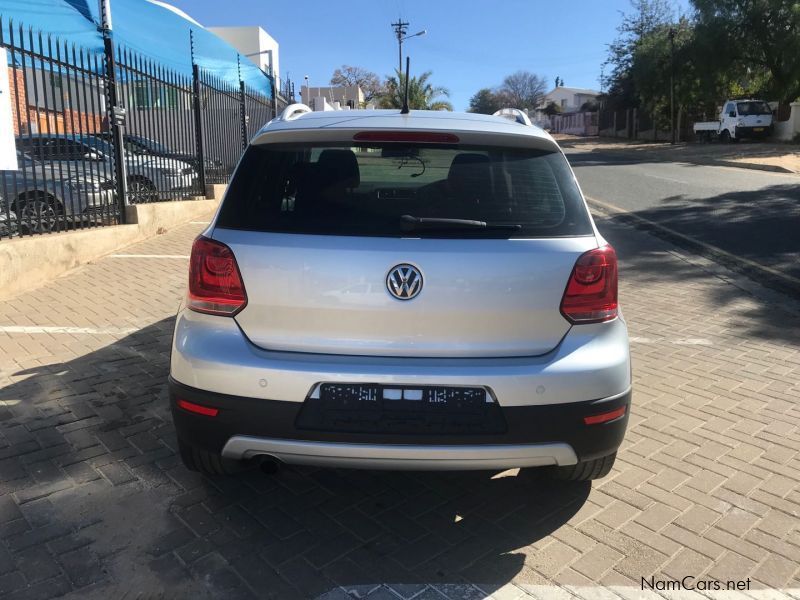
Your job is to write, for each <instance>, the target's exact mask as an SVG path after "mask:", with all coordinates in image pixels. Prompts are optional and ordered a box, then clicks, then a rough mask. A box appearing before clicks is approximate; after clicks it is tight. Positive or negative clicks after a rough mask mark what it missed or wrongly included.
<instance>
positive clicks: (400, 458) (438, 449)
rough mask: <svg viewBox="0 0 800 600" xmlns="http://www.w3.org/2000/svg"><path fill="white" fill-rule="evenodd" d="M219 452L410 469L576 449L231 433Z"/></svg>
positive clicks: (546, 457) (539, 462)
mask: <svg viewBox="0 0 800 600" xmlns="http://www.w3.org/2000/svg"><path fill="white" fill-rule="evenodd" d="M222 455H223V456H224V457H226V458H233V459H244V458H252V457H255V456H258V455H267V456H272V457H274V458H277V459H278V460H280V461H282V462H284V463H287V464H294V465H314V466H325V467H343V468H352V469H398V470H414V471H416V470H468V469H511V468H515V467H541V466H547V465H559V466H565V465H574V464H575V463H577V462H578V458H577V456H576V455H575V451H574V450H573V449H572V447H571V446H570V445H569V444H565V443H548V444H515V445H510V444H508V445H505V444H492V445H476V446H422V445H405V444H347V443H340V442H310V441H298V440H284V439H275V438H261V437H252V436H246V435H236V436H233V437H232V438H230V439H229V440H228V442H227V443H226V444H225V447H224V448H223V449H222Z"/></svg>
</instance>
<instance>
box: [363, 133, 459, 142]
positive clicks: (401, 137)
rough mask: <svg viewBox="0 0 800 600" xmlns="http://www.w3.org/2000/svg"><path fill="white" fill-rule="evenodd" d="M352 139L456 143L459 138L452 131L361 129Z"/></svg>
mask: <svg viewBox="0 0 800 600" xmlns="http://www.w3.org/2000/svg"><path fill="white" fill-rule="evenodd" d="M353 141H356V142H419V143H427V144H457V143H458V141H459V138H458V136H457V135H455V134H453V133H447V132H440V131H361V132H359V133H357V134H355V135H354V136H353Z"/></svg>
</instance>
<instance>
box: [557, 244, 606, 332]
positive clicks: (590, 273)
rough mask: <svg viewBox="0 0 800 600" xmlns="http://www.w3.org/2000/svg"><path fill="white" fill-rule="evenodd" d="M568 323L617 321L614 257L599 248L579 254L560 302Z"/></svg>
mask: <svg viewBox="0 0 800 600" xmlns="http://www.w3.org/2000/svg"><path fill="white" fill-rule="evenodd" d="M561 314H562V315H564V317H566V319H567V320H568V321H569V322H570V323H575V324H579V323H601V322H603V321H610V320H612V319H616V318H617V253H616V252H614V249H613V248H612V247H611V246H603V247H602V248H596V249H594V250H589V251H588V252H585V253H584V254H581V255H580V257H579V258H578V260H577V261H576V262H575V266H574V267H573V269H572V274H571V275H570V276H569V282H568V283H567V289H566V290H564V296H563V298H562V299H561Z"/></svg>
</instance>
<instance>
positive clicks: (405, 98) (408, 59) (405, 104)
mask: <svg viewBox="0 0 800 600" xmlns="http://www.w3.org/2000/svg"><path fill="white" fill-rule="evenodd" d="M410 69H411V57H410V56H406V91H405V94H403V108H401V109H400V114H401V115H407V114H408V113H409V110H408V72H409V70H410Z"/></svg>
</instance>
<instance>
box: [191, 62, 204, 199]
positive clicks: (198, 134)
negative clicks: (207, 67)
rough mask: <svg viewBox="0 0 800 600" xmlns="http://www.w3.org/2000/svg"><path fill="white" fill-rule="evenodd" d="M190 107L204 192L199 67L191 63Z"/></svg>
mask: <svg viewBox="0 0 800 600" xmlns="http://www.w3.org/2000/svg"><path fill="white" fill-rule="evenodd" d="M192 107H193V111H194V136H195V152H196V153H197V161H198V167H199V168H198V174H199V175H200V189H201V190H202V192H203V194H205V193H206V157H205V151H204V148H203V116H202V114H201V112H200V108H201V107H200V68H199V67H198V66H197V65H192Z"/></svg>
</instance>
